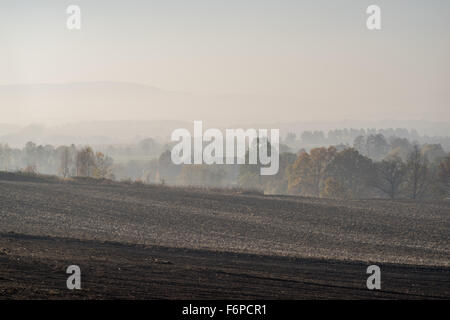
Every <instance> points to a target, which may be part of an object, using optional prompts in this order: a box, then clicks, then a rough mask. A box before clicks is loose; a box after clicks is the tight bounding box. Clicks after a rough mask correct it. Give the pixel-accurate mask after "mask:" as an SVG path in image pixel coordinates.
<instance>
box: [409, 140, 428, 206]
mask: <svg viewBox="0 0 450 320" xmlns="http://www.w3.org/2000/svg"><path fill="white" fill-rule="evenodd" d="M407 186H408V190H409V194H410V197H411V199H418V198H420V197H422V196H423V195H424V193H425V191H426V188H427V186H428V160H427V158H426V157H425V156H424V155H423V154H422V153H421V151H420V148H419V146H418V145H417V144H416V145H414V146H413V150H412V151H411V153H410V154H409V156H408V162H407Z"/></svg>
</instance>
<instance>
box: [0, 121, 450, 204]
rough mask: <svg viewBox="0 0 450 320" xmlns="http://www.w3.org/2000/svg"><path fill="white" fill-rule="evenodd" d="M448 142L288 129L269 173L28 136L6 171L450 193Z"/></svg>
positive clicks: (0, 155)
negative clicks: (273, 170)
mask: <svg viewBox="0 0 450 320" xmlns="http://www.w3.org/2000/svg"><path fill="white" fill-rule="evenodd" d="M447 143H448V139H447V138H435V137H424V136H420V135H419V134H418V133H417V132H416V131H408V130H405V129H388V130H375V129H369V130H364V129H358V130H357V129H339V130H332V131H330V132H328V134H327V135H326V134H325V133H323V132H321V131H316V132H310V131H306V132H303V133H302V134H301V135H300V136H299V137H297V136H296V135H295V134H293V133H290V132H288V133H287V134H286V135H285V137H284V139H283V141H282V143H281V144H280V150H279V152H280V169H279V171H278V173H277V174H276V175H274V176H261V175H260V166H259V165H250V164H244V165H239V164H235V165H175V164H173V163H172V161H171V156H170V149H171V145H170V144H169V143H168V144H165V145H163V144H161V143H158V142H157V141H156V140H154V139H152V138H147V139H144V140H141V141H139V142H138V143H136V144H135V145H107V146H105V145H102V146H94V147H91V146H75V145H74V144H72V145H70V146H57V147H55V146H52V145H36V144H35V143H33V142H28V143H27V144H26V145H25V146H24V147H23V148H22V149H20V148H10V147H9V146H8V145H7V144H0V170H1V171H10V172H21V173H23V174H32V175H38V174H45V175H58V176H60V177H61V178H63V179H71V178H73V177H90V178H96V179H111V180H117V181H127V182H137V183H145V184H168V185H183V186H186V185H187V186H197V187H213V188H241V189H243V190H254V191H257V192H264V193H266V194H286V195H301V196H305V197H322V198H334V199H364V198H388V199H402V198H403V199H415V200H424V199H449V198H450V154H449V153H448V152H447V150H448V149H447V148H444V147H443V146H442V145H444V146H446V144H447ZM254 146H255V144H250V147H254ZM247 154H248V151H247ZM235 163H236V162H235Z"/></svg>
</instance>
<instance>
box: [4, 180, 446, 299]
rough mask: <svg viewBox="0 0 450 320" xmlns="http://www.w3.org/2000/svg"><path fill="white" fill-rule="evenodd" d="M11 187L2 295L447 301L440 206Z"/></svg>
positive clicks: (70, 184)
mask: <svg viewBox="0 0 450 320" xmlns="http://www.w3.org/2000/svg"><path fill="white" fill-rule="evenodd" d="M20 180H21V181H18V179H17V178H16V177H14V176H8V175H6V176H0V297H1V298H7V299H8V298H51V299H57V298H106V299H109V298H133V299H144V298H145V299H159V298H174V299H182V298H185V299H195V298H202V299H209V298H248V299H252V298H260V299H263V298H273V299H278V298H287V299H305V298H351V299H355V298H407V299H408V298H413V299H415V298H447V299H448V298H450V259H449V257H450V203H448V202H425V203H415V202H410V201H385V200H359V201H356V200H355V201H336V200H324V199H311V198H301V197H288V196H264V195H258V194H246V193H240V192H237V191H232V190H207V189H195V188H172V187H167V186H147V185H139V184H125V183H113V182H108V181H92V180H76V181H66V182H59V181H57V180H54V179H42V180H40V179H31V178H30V179H26V178H24V179H20ZM71 264H76V265H79V266H80V267H81V270H82V288H83V289H82V290H80V291H75V292H73V291H69V290H68V289H66V287H65V280H66V278H67V276H68V275H66V274H65V268H66V267H67V266H68V265H71ZM370 264H377V265H379V266H380V267H381V269H382V290H381V291H377V292H375V291H369V290H367V288H366V286H365V283H366V279H367V276H368V275H366V268H367V266H368V265H370Z"/></svg>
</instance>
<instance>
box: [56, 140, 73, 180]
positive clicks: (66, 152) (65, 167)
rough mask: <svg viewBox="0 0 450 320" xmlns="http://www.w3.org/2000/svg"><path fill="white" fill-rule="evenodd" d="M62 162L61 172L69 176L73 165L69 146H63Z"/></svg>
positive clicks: (64, 175) (65, 176)
mask: <svg viewBox="0 0 450 320" xmlns="http://www.w3.org/2000/svg"><path fill="white" fill-rule="evenodd" d="M60 152H61V156H60V157H61V158H60V159H61V162H60V167H59V172H60V174H61V175H62V176H63V177H64V178H67V177H68V176H69V175H70V166H71V165H72V158H71V156H70V149H69V147H65V146H64V147H61V151H60Z"/></svg>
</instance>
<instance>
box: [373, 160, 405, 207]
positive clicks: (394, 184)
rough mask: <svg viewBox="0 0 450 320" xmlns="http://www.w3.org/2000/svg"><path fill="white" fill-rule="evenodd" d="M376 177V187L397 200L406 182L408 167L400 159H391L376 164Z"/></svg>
mask: <svg viewBox="0 0 450 320" xmlns="http://www.w3.org/2000/svg"><path fill="white" fill-rule="evenodd" d="M375 168H376V177H375V180H374V186H375V187H376V188H378V189H379V190H381V191H382V192H383V193H385V194H387V195H388V196H389V197H390V198H391V199H395V197H396V196H397V195H398V192H399V189H400V188H401V186H402V185H403V183H404V182H405V175H406V165H405V164H404V163H403V161H402V159H400V157H390V158H388V159H385V160H383V161H381V162H378V163H376V164H375Z"/></svg>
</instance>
